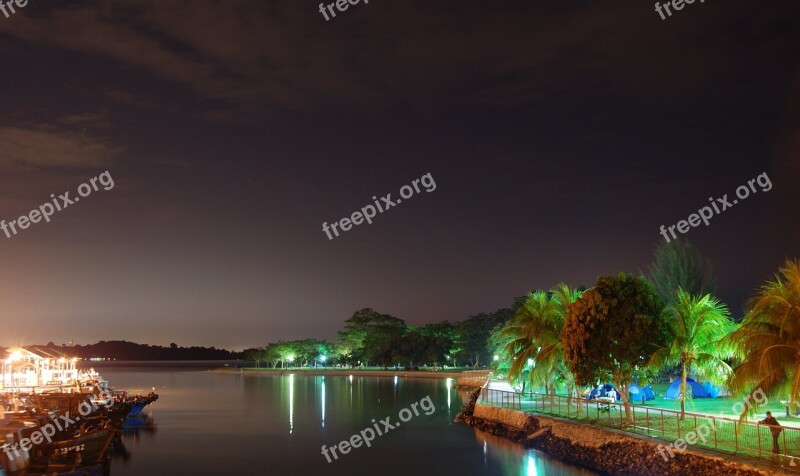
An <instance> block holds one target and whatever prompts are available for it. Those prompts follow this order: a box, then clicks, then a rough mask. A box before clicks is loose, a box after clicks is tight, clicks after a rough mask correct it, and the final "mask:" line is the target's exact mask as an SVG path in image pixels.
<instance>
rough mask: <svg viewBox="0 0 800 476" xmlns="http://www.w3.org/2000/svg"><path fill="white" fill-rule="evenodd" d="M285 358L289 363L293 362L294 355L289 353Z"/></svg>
mask: <svg viewBox="0 0 800 476" xmlns="http://www.w3.org/2000/svg"><path fill="white" fill-rule="evenodd" d="M286 360H288V361H289V364H291V363H292V362H294V356H293V355H290V356H289V357H287V358H286ZM289 367H290V368H291V365H289Z"/></svg>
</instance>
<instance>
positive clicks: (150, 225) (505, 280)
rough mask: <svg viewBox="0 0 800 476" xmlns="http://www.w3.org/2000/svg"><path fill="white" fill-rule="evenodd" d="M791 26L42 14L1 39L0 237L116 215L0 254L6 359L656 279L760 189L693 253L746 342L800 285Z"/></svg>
mask: <svg viewBox="0 0 800 476" xmlns="http://www.w3.org/2000/svg"><path fill="white" fill-rule="evenodd" d="M334 8H335V7H334ZM798 27H800V2H797V1H796V0H786V1H769V2H756V1H754V0H748V1H730V0H725V1H722V0H708V1H706V2H705V3H700V2H697V1H696V2H694V4H691V5H685V7H684V8H683V9H682V10H680V11H677V12H674V15H673V16H671V17H669V18H667V19H666V20H662V19H661V18H660V17H659V15H658V13H656V12H655V10H654V7H653V2H647V1H644V2H642V1H637V2H633V1H606V0H600V1H597V0H595V1H581V2H578V1H564V0H558V1H549V2H539V1H535V2H531V1H519V2H517V1H507V2H488V1H484V2H473V1H469V2H455V1H447V2H446V1H431V0H426V1H422V0H412V1H402V2H400V1H396V0H395V1H389V0H370V1H369V3H368V4H364V3H363V1H362V2H360V3H358V4H357V5H355V6H351V7H349V9H348V10H347V11H345V12H339V13H338V14H337V16H336V17H335V18H332V19H330V20H329V21H326V20H325V18H324V17H323V15H322V14H321V13H320V12H319V2H312V1H308V0H291V1H290V0H283V1H256V0H249V1H244V0H241V1H240V0H234V1H224V2H222V1H210V0H192V1H189V0H159V1H158V2H155V1H149V0H136V1H132V0H114V1H90V2H85V1H73V0H70V1H68V2H67V1H52V0H29V2H28V4H27V5H26V6H25V7H24V8H17V12H16V13H14V14H11V15H10V16H9V17H8V18H5V16H4V15H3V14H2V13H0V71H1V72H2V73H1V74H0V219H3V220H5V221H6V222H9V221H11V220H16V219H18V218H19V217H20V216H21V215H23V214H28V212H29V211H30V210H32V209H36V208H38V207H39V206H40V205H42V204H44V203H48V202H51V200H52V199H51V198H50V194H54V195H56V196H57V195H60V194H62V193H64V192H66V191H71V195H72V196H75V195H76V190H77V188H78V186H79V185H80V184H81V183H83V182H86V181H88V180H89V179H91V178H93V177H96V176H98V175H100V174H101V173H103V172H105V171H108V172H109V174H110V176H111V177H113V180H114V187H113V188H112V189H111V190H108V191H105V190H103V188H100V189H99V190H98V191H97V192H94V193H92V194H91V195H89V196H88V197H86V198H83V199H82V200H81V201H80V203H76V204H74V205H71V206H70V207H68V208H66V209H64V210H63V211H60V212H57V213H55V214H54V215H53V216H52V218H51V222H50V223H46V222H39V223H36V224H32V225H31V226H30V227H29V228H27V229H25V230H20V231H19V233H18V234H16V235H12V237H11V238H7V237H6V235H5V234H2V232H0V266H2V267H1V268H0V269H1V270H2V271H0V322H2V331H0V345H13V344H28V343H46V342H47V341H55V342H57V343H61V342H68V341H70V340H74V341H75V342H76V343H80V344H86V343H92V342H95V341H97V340H100V339H103V340H116V339H125V340H131V341H137V342H143V343H150V344H168V343H170V342H177V343H178V344H180V345H209V346H210V345H214V346H217V347H227V348H233V349H241V348H244V347H248V346H255V345H264V344H266V343H267V342H270V341H275V340H278V339H293V338H305V337H315V338H328V339H332V338H334V337H335V333H336V331H337V330H339V329H341V327H342V323H343V321H344V320H345V319H346V318H347V317H349V316H350V315H351V314H352V313H353V312H354V311H355V310H356V309H360V308H364V307H373V308H375V309H376V310H378V311H380V312H382V313H388V314H392V315H395V316H397V317H400V318H402V319H405V320H406V322H407V323H409V324H414V325H420V324H425V323H429V322H435V321H440V320H444V319H448V320H451V321H454V320H462V319H465V318H466V317H468V316H469V315H471V314H476V313H479V312H482V311H492V310H495V309H497V308H501V307H509V306H510V305H511V304H512V301H513V298H514V297H515V296H520V295H522V294H524V293H526V292H528V291H530V290H532V289H537V288H549V287H551V286H552V285H554V284H556V283H558V282H560V281H565V282H567V283H570V284H572V285H576V286H577V285H586V286H591V285H592V284H593V283H594V281H595V279H596V278H597V276H600V275H606V274H616V273H618V272H620V271H628V272H639V271H644V270H646V268H647V266H648V265H649V264H650V263H651V262H652V255H653V251H654V249H655V247H656V246H657V245H658V244H659V243H661V242H663V241H664V240H663V238H662V236H661V235H660V234H659V228H660V226H661V225H665V226H669V225H674V224H675V223H677V222H678V221H679V220H683V219H687V217H688V216H689V215H690V214H692V213H695V212H696V211H697V210H698V209H699V208H700V207H703V206H705V205H707V204H708V203H709V202H708V198H709V197H722V196H723V195H724V194H728V195H729V199H732V198H735V190H736V188H737V187H738V186H740V185H743V184H746V183H747V181H748V180H750V179H754V178H756V177H757V176H758V175H759V174H762V173H764V172H766V173H768V176H769V178H770V179H771V182H772V185H773V187H772V189H771V190H770V191H768V192H764V191H762V190H761V187H758V186H757V185H756V186H757V188H758V192H757V193H754V194H752V195H751V196H750V197H749V198H747V199H746V200H742V201H741V202H740V203H739V204H737V205H736V206H734V207H732V208H729V209H727V210H725V211H724V212H722V213H721V214H719V215H717V216H714V217H713V218H712V219H711V223H710V225H709V226H705V225H703V224H701V225H700V226H699V227H697V228H693V229H691V231H689V232H688V233H687V234H686V235H684V236H685V237H687V238H688V239H689V240H690V241H691V242H692V244H693V245H694V246H695V247H696V248H698V249H699V250H700V251H701V252H702V253H703V254H704V255H706V256H708V257H709V258H710V259H711V260H712V261H713V263H714V265H715V269H716V273H717V276H718V285H719V286H718V287H719V290H718V295H719V296H720V298H721V299H723V301H725V302H726V303H727V304H728V305H729V306H730V307H731V308H732V310H733V313H734V315H737V316H738V315H740V314H741V308H742V305H743V303H744V302H745V300H746V299H747V298H748V297H749V296H750V295H751V294H752V292H753V290H754V289H755V288H756V287H757V286H759V285H760V284H761V283H763V282H764V281H765V280H766V279H768V278H770V277H771V276H772V273H774V272H775V271H777V269H778V267H779V266H780V265H781V264H782V262H783V261H784V260H785V258H787V257H797V258H800V241H798V236H800V220H799V218H800V206H798V205H800V191H799V190H800V187H798V180H799V179H800V68H798V66H800V56H798V51H800V28H798ZM428 173H430V174H431V176H432V177H433V179H434V180H435V183H436V189H435V191H432V192H425V191H424V190H423V191H421V193H419V194H415V195H414V196H413V198H409V199H407V200H403V202H402V203H401V204H399V205H397V206H395V207H393V208H391V209H390V210H387V211H386V212H385V213H382V214H379V215H377V216H376V217H375V218H374V219H373V223H372V224H366V223H364V224H361V225H359V226H355V227H354V228H353V229H351V230H350V231H347V232H345V233H343V234H342V235H341V236H339V237H337V238H334V239H333V240H329V239H328V237H327V236H326V234H325V232H323V230H322V224H323V222H327V223H329V224H330V223H332V222H336V221H338V220H340V219H341V218H343V217H347V216H350V215H351V214H352V213H353V212H356V211H359V210H360V209H361V208H362V207H364V206H366V205H369V204H372V203H373V200H372V196H377V197H382V196H385V195H386V194H389V193H392V197H393V198H394V199H396V198H398V193H399V190H400V188H401V187H402V186H403V185H406V184H410V183H411V182H412V181H413V180H414V179H418V178H420V177H422V176H423V175H425V174H428Z"/></svg>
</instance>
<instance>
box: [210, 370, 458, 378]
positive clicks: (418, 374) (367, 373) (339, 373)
mask: <svg viewBox="0 0 800 476" xmlns="http://www.w3.org/2000/svg"><path fill="white" fill-rule="evenodd" d="M209 372H211V373H219V374H237V375H290V374H295V375H298V374H299V375H308V376H311V377H316V376H323V377H324V376H328V375H330V376H334V377H349V376H351V375H352V376H354V377H386V378H391V377H402V378H421V379H439V380H446V379H448V378H450V379H453V380H458V379H459V378H461V377H463V375H462V372H426V371H413V372H410V371H391V370H340V369H335V370H334V369H329V370H324V369H323V370H320V369H301V370H289V369H264V370H260V369H247V370H245V369H229V368H218V369H212V370H209Z"/></svg>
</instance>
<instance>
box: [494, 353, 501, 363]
mask: <svg viewBox="0 0 800 476" xmlns="http://www.w3.org/2000/svg"><path fill="white" fill-rule="evenodd" d="M498 360H500V356H499V355H497V354H495V356H494V361H495V362H497V361H498Z"/></svg>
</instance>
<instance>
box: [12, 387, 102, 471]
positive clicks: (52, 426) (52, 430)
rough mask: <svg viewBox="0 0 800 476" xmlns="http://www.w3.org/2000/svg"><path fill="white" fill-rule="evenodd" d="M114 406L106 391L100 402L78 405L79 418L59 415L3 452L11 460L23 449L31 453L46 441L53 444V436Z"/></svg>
mask: <svg viewBox="0 0 800 476" xmlns="http://www.w3.org/2000/svg"><path fill="white" fill-rule="evenodd" d="M113 405H114V397H113V396H112V395H111V394H110V393H109V392H108V391H105V390H104V391H102V392H101V393H100V398H99V400H95V399H92V400H87V401H85V402H83V403H81V404H80V405H78V414H79V416H76V417H75V418H70V415H69V412H66V413H64V414H63V415H59V416H58V418H55V419H53V420H52V421H51V422H50V423H48V424H46V425H42V426H41V427H39V429H38V430H36V431H34V432H33V433H31V434H30V435H29V436H28V437H27V438H22V440H20V441H19V442H17V443H14V444H13V445H10V444H8V443H6V444H4V445H3V447H2V449H3V452H4V453H5V454H6V456H8V457H9V458H12V453H13V456H16V457H17V458H19V457H20V448H22V451H30V450H31V448H33V445H41V444H42V443H44V442H45V441H47V443H52V442H53V436H55V434H56V432H57V431H66V430H67V429H68V428H69V427H70V426H72V425H75V424H77V423H78V422H79V421H81V418H85V417H87V416H89V415H91V414H92V413H94V412H96V411H97V410H99V409H100V408H101V406H102V407H105V408H111V406H113Z"/></svg>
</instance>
